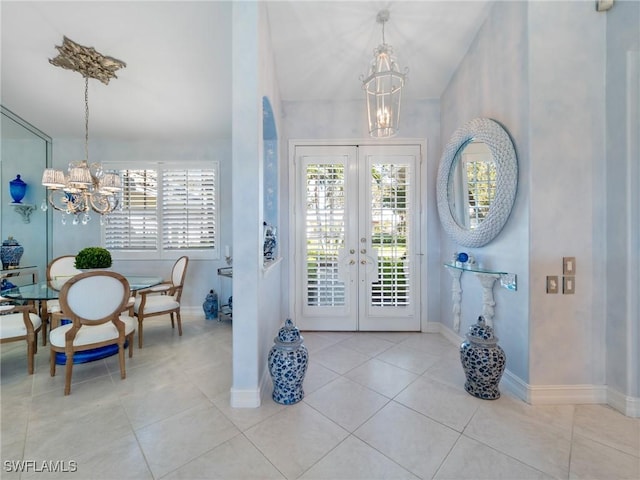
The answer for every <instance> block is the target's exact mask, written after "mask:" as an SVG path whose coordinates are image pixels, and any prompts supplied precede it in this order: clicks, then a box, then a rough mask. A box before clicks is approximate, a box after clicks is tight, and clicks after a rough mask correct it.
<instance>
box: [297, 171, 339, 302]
mask: <svg viewBox="0 0 640 480" xmlns="http://www.w3.org/2000/svg"><path fill="white" fill-rule="evenodd" d="M305 175H306V182H305V185H306V190H305V205H306V208H305V225H306V261H307V269H306V286H307V292H306V304H307V305H308V306H317V307H335V306H343V305H344V304H345V285H344V282H343V281H342V280H340V279H339V276H338V255H339V252H340V250H341V249H342V248H343V247H344V240H345V188H344V187H345V178H344V175H345V168H344V166H343V165H335V164H332V165H327V164H308V165H307V166H306V173H305Z"/></svg>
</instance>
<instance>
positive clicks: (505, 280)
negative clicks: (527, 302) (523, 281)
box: [444, 263, 518, 332]
mask: <svg viewBox="0 0 640 480" xmlns="http://www.w3.org/2000/svg"><path fill="white" fill-rule="evenodd" d="M444 266H445V267H446V269H447V270H448V271H449V273H450V274H451V277H452V278H453V284H452V286H451V292H452V295H451V299H452V300H453V329H454V330H455V331H456V332H459V331H460V312H461V304H462V286H461V284H460V277H461V276H462V273H463V272H470V273H473V274H474V276H475V277H476V278H477V279H478V280H479V282H480V285H482V316H483V317H484V319H485V321H486V322H487V325H489V326H493V315H494V313H495V311H494V307H495V305H496V302H495V300H494V298H493V285H494V284H495V282H496V280H498V279H500V286H501V287H504V288H506V289H507V290H511V291H515V290H517V289H518V282H517V276H516V274H515V273H507V272H498V271H494V270H488V269H485V268H479V267H478V266H476V265H468V264H459V265H457V264H454V263H445V264H444Z"/></svg>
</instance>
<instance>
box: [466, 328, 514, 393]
mask: <svg viewBox="0 0 640 480" xmlns="http://www.w3.org/2000/svg"><path fill="white" fill-rule="evenodd" d="M460 361H461V362H462V368H463V369H464V373H465V375H466V376H467V381H466V382H465V384H464V389H465V390H466V391H467V392H469V393H470V394H471V395H473V396H474V397H478V398H482V399H484V400H495V399H497V398H500V390H498V384H499V383H500V379H501V378H502V374H503V372H504V367H505V363H506V356H505V354H504V350H502V348H501V347H500V346H499V345H498V339H497V338H496V337H495V336H494V334H493V328H491V327H490V326H488V325H486V323H485V320H484V317H483V316H480V317H478V323H476V324H475V325H472V326H471V327H469V333H467V340H466V341H465V342H463V343H462V345H460Z"/></svg>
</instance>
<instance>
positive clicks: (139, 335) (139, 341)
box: [138, 314, 144, 348]
mask: <svg viewBox="0 0 640 480" xmlns="http://www.w3.org/2000/svg"><path fill="white" fill-rule="evenodd" d="M142 320H144V318H143V317H142V316H141V315H140V314H138V348H142Z"/></svg>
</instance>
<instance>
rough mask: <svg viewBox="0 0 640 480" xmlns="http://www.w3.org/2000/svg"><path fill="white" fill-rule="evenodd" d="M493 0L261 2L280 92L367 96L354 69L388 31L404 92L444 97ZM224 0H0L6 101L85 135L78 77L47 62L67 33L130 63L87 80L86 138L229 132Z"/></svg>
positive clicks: (54, 129) (289, 96)
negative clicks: (382, 17) (107, 77)
mask: <svg viewBox="0 0 640 480" xmlns="http://www.w3.org/2000/svg"><path fill="white" fill-rule="evenodd" d="M489 4H490V2H489V1H470V2H459V1H439V2H437V1H427V0H424V1H406V2H388V1H386V2H380V1H356V2H342V1H321V2H308V1H300V0H299V1H293V2H290V1H274V2H269V3H268V4H267V11H268V15H269V24H270V29H271V36H272V40H273V45H274V51H275V63H276V74H277V77H278V83H279V87H280V93H281V97H282V99H283V100H327V99H362V98H363V93H362V90H361V87H360V85H361V82H360V76H361V75H362V74H364V73H366V71H367V68H368V64H369V62H370V60H371V58H372V54H373V49H374V48H375V47H376V46H377V45H378V44H379V43H381V40H382V30H381V26H380V25H379V24H377V23H376V21H375V18H376V15H377V13H378V11H379V10H381V9H383V8H388V9H389V11H390V12H391V19H390V21H389V22H388V23H387V25H386V27H385V38H386V41H387V43H388V44H390V45H392V46H393V47H394V50H395V52H396V54H397V57H398V63H399V64H400V66H401V67H402V68H404V67H405V66H406V67H408V68H409V75H408V83H407V87H406V93H405V97H404V98H405V100H411V99H418V98H439V97H440V95H441V94H442V92H443V90H444V88H445V87H446V85H447V83H448V82H449V79H450V78H451V75H452V74H453V72H454V71H455V69H456V67H457V65H458V64H459V62H460V59H461V58H462V57H463V55H464V54H465V52H466V51H467V49H468V48H469V45H470V43H471V42H472V40H473V38H474V37H475V34H476V32H477V30H478V28H479V27H480V25H481V23H482V21H483V20H484V18H485V17H486V14H487V11H488V7H489ZM231 11H232V7H231V3H230V2H222V1H217V2H216V1H213V2H209V1H196V2H184V1H160V2H150V1H122V2H99V1H84V2H78V1H71V2H51V1H41V2H33V1H7V0H2V2H0V14H1V27H2V37H1V41H2V44H1V48H2V50H1V52H2V59H1V77H0V81H1V84H0V86H1V90H0V93H1V97H0V103H2V105H3V106H5V107H6V108H8V109H9V110H11V111H13V112H14V113H16V114H18V115H19V116H21V117H23V118H24V119H26V120H28V121H29V122H31V123H32V124H34V125H35V126H36V127H38V128H39V129H41V130H42V131H44V132H45V133H47V134H49V135H50V136H52V137H54V138H59V137H75V138H78V137H79V138H82V137H83V136H84V80H83V78H82V76H81V75H80V74H78V73H76V72H72V71H69V70H64V69H62V68H58V67H54V66H53V65H51V64H49V62H48V59H50V58H53V57H55V56H56V55H57V50H56V49H55V46H56V45H61V44H62V38H63V36H64V35H66V36H67V37H69V38H70V39H71V40H73V41H75V42H77V43H80V44H81V45H85V46H89V47H94V48H96V50H97V51H99V52H100V53H102V54H104V55H109V56H112V57H115V58H117V59H119V60H122V61H124V62H125V63H126V64H127V67H126V68H124V69H122V70H120V71H119V72H118V73H117V76H118V78H117V79H114V80H112V81H111V82H110V83H109V85H104V84H102V83H100V82H99V81H97V80H90V83H89V108H90V117H89V129H90V136H91V138H110V139H124V140H132V139H145V140H156V139H163V138H165V139H166V138H179V139H181V140H183V141H189V140H199V139H216V138H218V139H227V138H230V136H231V121H230V119H231V95H230V94H229V92H231V88H232V85H231V73H230V72H231V48H230V42H231Z"/></svg>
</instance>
